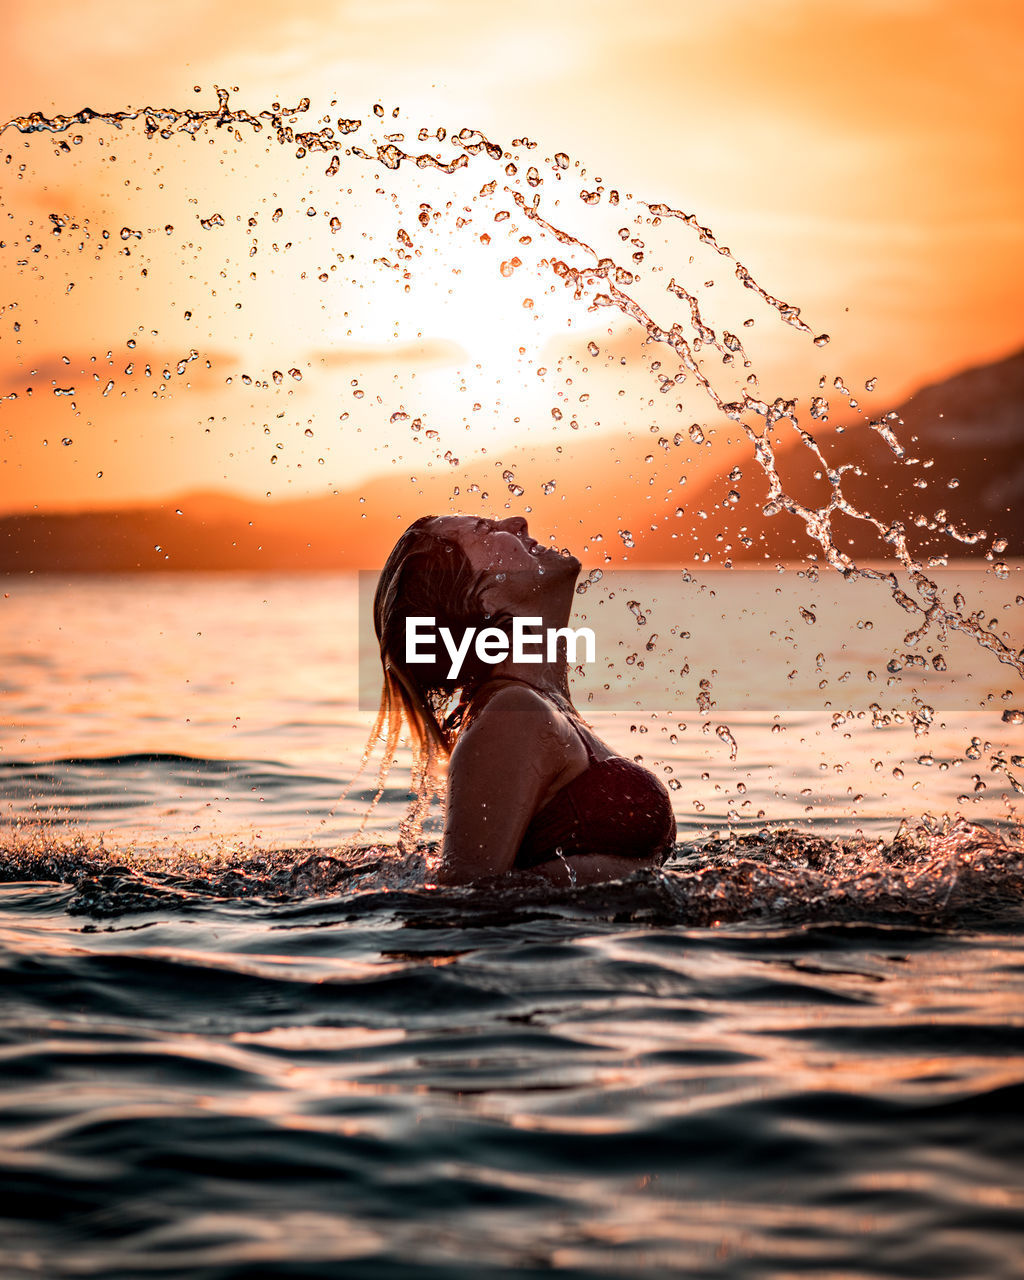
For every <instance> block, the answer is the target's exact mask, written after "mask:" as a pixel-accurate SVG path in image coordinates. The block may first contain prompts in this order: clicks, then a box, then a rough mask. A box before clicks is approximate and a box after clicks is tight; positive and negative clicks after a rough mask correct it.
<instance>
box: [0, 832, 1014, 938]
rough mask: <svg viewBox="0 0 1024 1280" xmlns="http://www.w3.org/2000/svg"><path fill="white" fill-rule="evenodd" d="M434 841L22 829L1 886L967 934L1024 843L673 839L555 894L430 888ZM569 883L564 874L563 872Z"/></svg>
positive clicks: (104, 911) (115, 897) (11, 842)
mask: <svg viewBox="0 0 1024 1280" xmlns="http://www.w3.org/2000/svg"><path fill="white" fill-rule="evenodd" d="M436 856H437V849H436V848H434V847H429V846H428V847H421V848H419V849H417V850H415V851H414V852H408V853H405V854H403V853H401V852H400V851H399V850H397V849H395V848H393V847H391V846H388V845H382V846H368V847H366V848H363V849H353V850H351V851H349V852H348V853H347V854H344V855H329V854H325V853H324V852H323V851H320V850H304V849H292V848H282V849H279V850H275V851H271V852H268V851H266V850H262V849H260V850H257V849H254V848H251V847H244V846H232V847H229V848H225V849H220V850H206V851H204V852H203V853H202V854H196V853H195V852H194V851H184V850H182V851H178V852H177V853H173V854H171V855H167V854H163V855H159V856H153V855H145V854H140V853H138V852H135V851H133V850H131V849H123V850H117V849H108V848H106V847H105V846H104V844H103V842H102V841H101V840H91V841H90V840H86V839H85V838H83V837H80V836H79V837H74V838H71V839H67V838H66V837H62V836H61V835H59V834H54V833H53V832H51V831H49V830H47V829H45V828H36V829H32V828H22V829H21V830H19V831H18V832H15V833H13V834H12V835H9V836H7V837H5V838H4V841H3V844H2V846H0V881H6V882H11V881H22V880H24V881H51V882H52V881H56V882H62V883H64V884H67V885H69V886H70V889H71V892H70V893H69V895H68V897H67V901H66V904H65V907H66V910H67V911H68V912H70V913H72V914H78V915H85V916H90V917H93V918H95V919H107V918H112V917H122V916H129V915H131V916H136V915H138V916H147V915H153V914H157V915H159V916H160V917H161V918H166V917H167V916H168V915H173V914H176V913H180V912H189V913H194V912H196V911H197V910H230V909H232V907H233V906H235V905H241V904H246V905H247V907H251V906H252V905H253V904H254V903H256V904H258V903H266V904H284V903H297V904H303V903H309V904H310V905H314V904H315V903H316V902H317V901H318V900H330V899H337V898H342V899H343V900H344V902H345V910H346V911H347V912H348V913H349V916H348V918H350V919H351V918H354V917H358V916H360V915H363V914H366V915H369V914H372V913H375V912H379V911H381V910H385V911H387V912H388V914H389V915H390V916H392V917H393V918H397V920H398V921H399V923H400V924H402V925H404V926H405V927H407V928H410V927H411V928H441V927H447V926H448V925H452V924H456V925H458V926H459V927H463V928H464V927H466V926H467V925H474V924H478V925H479V924H485V923H489V924H494V923H502V922H504V923H513V922H515V921H517V920H522V919H523V918H524V917H527V918H528V917H531V916H547V917H552V918H573V919H575V918H578V916H579V913H580V912H583V913H584V914H585V915H589V916H593V917H594V918H597V919H601V918H608V919H612V920H615V921H616V922H619V923H623V922H627V921H635V922H637V923H645V924H651V923H659V924H666V925H680V926H687V927H709V926H710V927H714V926H717V925H722V924H736V923H749V924H756V925H757V926H759V927H764V926H766V925H781V924H796V923H800V924H809V923H815V924H827V923H840V922H842V923H860V924H867V923H886V924H903V925H928V926H931V927H942V928H947V927H961V928H962V927H970V926H971V925H972V924H976V923H978V922H979V921H989V922H991V921H999V920H1001V921H1004V922H1006V921H1012V920H1017V919H1019V918H1020V914H1021V911H1022V909H1024V836H1022V834H1021V831H1020V829H1019V828H1012V829H1007V830H1004V831H996V830H992V829H990V828H988V827H985V826H981V825H978V824H975V823H971V822H968V821H967V820H966V819H964V818H957V819H955V820H953V819H949V818H944V819H935V818H928V817H925V818H923V819H920V820H918V821H916V822H906V823H904V824H903V825H902V826H901V827H900V829H899V831H898V832H897V833H896V836H895V837H894V838H893V839H892V840H891V841H884V840H870V839H865V838H860V839H846V840H840V839H835V840H827V839H822V838H821V837H820V836H813V835H808V834H806V833H802V832H798V831H793V830H789V829H782V830H769V829H765V830H764V831H762V832H760V833H756V834H752V835H748V836H739V837H737V836H723V837H715V838H712V839H711V840H707V841H702V842H697V843H690V844H682V845H680V846H678V847H677V851H676V854H675V856H674V857H673V858H672V859H671V860H670V861H669V863H667V864H666V866H665V867H664V868H663V869H662V870H661V871H655V872H652V871H640V872H637V873H635V874H634V875H633V876H630V877H628V878H627V879H626V880H624V881H620V882H613V883H610V884H603V885H596V886H584V887H575V886H574V885H572V884H570V886H569V889H568V897H566V896H565V893H566V891H565V890H562V891H560V890H556V889H554V888H552V886H551V885H550V884H548V883H547V882H546V881H544V880H543V879H542V878H541V877H538V876H534V875H532V874H531V873H529V872H521V873H516V874H514V875H512V876H510V877H509V878H508V883H507V884H506V885H500V886H497V885H495V884H488V885H485V886H481V887H474V886H466V887H464V888H460V889H452V888H450V887H445V888H443V889H434V888H429V887H427V888H425V887H424V878H425V875H426V879H427V882H428V884H429V878H430V877H429V872H430V868H431V866H432V865H433V862H434V859H435V858H436ZM572 879H574V877H572V872H571V867H570V880H572Z"/></svg>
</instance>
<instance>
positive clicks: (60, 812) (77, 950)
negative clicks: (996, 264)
mask: <svg viewBox="0 0 1024 1280" xmlns="http://www.w3.org/2000/svg"><path fill="white" fill-rule="evenodd" d="M962 572H964V573H967V571H966V570H963V571H962ZM659 582H660V579H656V578H648V579H646V580H643V581H641V583H640V590H641V592H642V593H646V594H642V595H641V598H643V599H644V601H645V607H646V606H649V612H650V620H649V622H648V624H647V626H648V630H650V629H651V628H654V629H655V630H656V631H657V632H658V633H659V634H661V635H667V634H668V633H669V630H670V628H669V627H668V626H666V625H665V623H666V622H668V621H672V622H675V623H676V624H677V625H678V623H679V607H680V606H679V602H678V600H676V599H674V600H673V601H672V602H671V605H670V604H669V602H666V603H665V604H663V605H661V606H660V608H661V609H662V613H661V614H659V612H658V610H659V605H658V601H657V590H658V589H661V588H660V587H659V585H658V584H659ZM701 583H702V584H703V585H702V586H696V585H695V586H693V588H692V600H691V603H690V604H689V605H688V612H687V615H686V627H685V629H686V631H687V636H686V638H685V642H684V641H683V640H682V638H680V637H676V638H675V641H674V643H675V645H676V646H677V647H676V648H675V649H674V650H673V652H674V654H675V656H674V658H673V659H672V660H673V661H675V662H676V665H677V668H678V662H679V660H680V659H681V658H682V657H685V658H686V659H687V660H688V662H689V664H690V668H691V672H690V675H691V676H692V680H691V683H692V684H693V690H694V695H695V696H696V691H697V690H698V689H699V688H700V686H699V680H700V679H702V678H707V679H708V680H709V688H710V694H709V695H708V696H709V697H711V698H712V699H713V701H714V705H713V707H710V708H708V709H707V710H702V709H701V708H700V707H698V706H696V705H694V699H693V698H691V699H690V701H689V705H680V706H679V707H678V708H665V707H664V701H665V699H664V692H663V688H664V686H663V685H662V693H661V696H660V697H657V696H655V693H654V691H656V690H657V689H658V687H659V685H658V681H659V680H660V677H659V676H658V674H657V664H656V663H655V662H654V661H653V660H652V659H651V652H650V651H648V650H647V649H646V648H644V649H643V651H642V652H643V655H644V662H645V665H644V666H643V667H638V666H637V664H636V663H633V664H625V663H623V661H622V653H621V651H620V650H619V649H618V648H617V647H616V659H617V661H616V670H618V671H620V672H622V671H629V672H631V673H632V674H631V677H630V681H631V682H630V681H626V682H625V683H623V682H622V681H620V682H619V683H618V684H617V683H616V682H615V677H614V676H606V674H605V673H603V672H595V673H594V674H593V676H592V677H588V678H587V679H586V680H581V681H580V682H579V683H578V685H577V696H578V698H579V701H580V703H581V705H583V706H584V707H585V709H586V713H587V714H588V715H589V716H590V717H591V718H592V719H593V720H594V722H595V723H596V724H597V725H598V726H599V728H600V729H601V731H602V732H603V733H605V734H606V735H607V737H608V738H609V740H610V741H611V742H613V743H614V744H615V745H616V746H617V747H619V749H620V750H623V751H624V752H628V753H629V754H641V755H643V756H644V758H645V760H647V761H648V762H649V763H651V764H652V766H653V767H656V768H659V769H666V768H667V769H670V770H671V772H670V773H666V774H665V776H666V777H668V778H671V779H674V780H676V781H678V782H679V783H680V786H679V787H678V789H675V790H674V791H673V797H674V799H675V801H676V804H677V807H678V813H679V819H680V837H681V839H680V845H679V847H678V850H677V854H676V856H675V857H674V858H673V859H672V861H671V862H670V864H669V865H668V866H667V868H666V869H665V870H664V871H663V872H661V873H640V874H638V875H637V876H635V877H634V878H633V879H631V880H629V881H626V882H624V883H622V884H613V885H606V886H597V887H592V888H589V889H586V890H578V891H565V892H560V893H554V892H553V891H551V890H550V889H542V888H539V887H538V886H536V885H534V884H533V883H532V882H531V881H530V879H529V877H518V878H511V879H510V880H509V881H508V883H507V884H505V885H504V886H502V887H500V888H494V887H477V888H466V889H460V890H444V891H440V890H437V889H433V888H431V887H429V862H428V860H427V859H428V857H429V849H428V850H427V851H426V852H425V851H423V850H418V851H415V852H413V851H405V852H400V851H399V850H398V849H397V848H396V847H395V846H394V843H393V841H394V825H395V822H396V820H397V817H398V815H399V814H400V813H401V811H402V808H403V804H404V800H405V792H404V790H403V786H404V779H405V775H403V772H402V770H401V768H399V769H396V770H395V771H394V772H393V774H392V775H391V778H390V780H389V786H388V790H387V792H386V794H385V797H384V800H383V801H382V805H381V807H380V809H379V810H378V814H377V817H376V819H375V820H374V825H375V826H376V827H377V828H379V831H378V832H377V834H374V835H367V836H365V837H363V838H362V839H361V840H358V841H356V842H355V843H354V844H351V845H347V844H346V843H345V837H346V836H350V835H352V834H353V833H354V832H355V830H356V828H357V827H358V823H359V821H360V819H361V817H362V815H363V813H364V812H365V809H366V806H367V804H368V801H369V799H370V797H371V795H372V791H373V786H372V776H371V777H369V778H368V779H367V780H366V781H365V783H364V782H363V781H357V782H356V783H355V786H354V787H353V789H352V791H351V793H350V795H349V797H348V798H347V799H346V800H345V801H344V802H343V803H341V804H338V803H337V801H338V797H339V795H340V794H341V792H342V790H343V788H344V787H345V786H347V785H349V784H350V783H351V782H352V773H353V768H354V764H355V762H356V761H357V759H358V755H359V750H360V748H361V746H362V745H363V738H364V735H365V733H366V728H367V722H368V717H367V715H366V714H365V713H363V712H360V711H359V710H358V708H357V704H356V691H357V683H358V681H357V671H356V655H355V653H354V652H353V647H352V644H351V636H352V634H353V630H354V628H355V626H356V623H357V621H358V619H357V602H356V600H357V593H356V587H355V582H354V580H353V579H351V578H345V577H332V578H324V577H310V578H303V579H292V580H287V579H283V578H279V579H261V578H255V577H253V578H228V577H218V576H215V575H212V576H210V577H206V578H204V577H195V578H190V577H187V576H180V577H177V578H162V579H147V578H144V577H134V578H131V579H112V578H93V579H89V578H81V579H77V580H75V581H74V582H71V583H67V582H63V581H60V580H57V579H39V580H35V581H33V580H31V579H27V578H23V579H19V578H11V579H9V580H8V581H7V583H6V584H5V590H6V592H7V597H6V598H5V599H4V600H3V606H4V611H5V612H4V617H5V622H6V626H5V629H4V632H3V646H4V655H3V658H4V668H3V669H4V702H5V711H4V723H5V726H7V728H6V729H5V736H4V743H3V746H4V750H3V756H2V764H0V796H2V810H0V817H2V820H3V823H4V831H3V834H2V836H0V839H2V846H0V847H2V853H0V878H2V880H3V881H4V883H2V884H0V965H2V968H3V979H2V987H3V993H4V996H3V1001H2V1004H0V1064H2V1065H0V1080H2V1082H3V1085H2V1088H3V1094H4V1109H3V1116H2V1120H0V1124H2V1131H0V1188H2V1195H0V1218H2V1219H3V1225H2V1228H0V1233H2V1235H3V1238H4V1241H5V1245H4V1261H3V1265H2V1268H0V1270H2V1272H3V1274H4V1275H12V1276H42V1277H63V1276H69V1277H70V1276H90V1275H92V1276H103V1277H135V1276H139V1275H164V1276H178V1275H180V1276H186V1275H187V1276H190V1277H221V1276H225V1277H226V1276H231V1277H243V1276H245V1277H250V1276H251V1277H262V1276H269V1275H282V1276H284V1275H288V1276H323V1275H334V1274H344V1275H351V1276H367V1277H371V1276H372V1277H385V1276H437V1277H451V1276H467V1277H469V1276H473V1277H476V1276H480V1275H494V1276H505V1275H507V1276H518V1275H526V1274H534V1273H537V1272H545V1271H551V1270H555V1271H558V1272H560V1273H561V1274H564V1275H567V1276H581V1277H582V1276H609V1275H623V1274H634V1275H640V1276H658V1275H667V1274H680V1275H684V1274H685V1275H693V1276H751V1277H753V1276H779V1277H783V1276H793V1275H808V1276H815V1277H820V1276H828V1277H833V1276H834V1277H840V1276H842V1277H851V1276H901V1277H902V1276H921V1277H951V1278H956V1280H961V1278H962V1277H969V1276H970V1277H974V1276H993V1277H1002V1276H1006V1277H1010V1276H1015V1275H1019V1274H1020V1270H1019V1258H1020V1254H1021V1248H1022V1245H1024V1239H1022V1237H1024V1231H1022V1225H1024V1131H1022V1126H1021V1122H1020V1119H1019V1115H1020V1113H1021V1110H1022V1103H1024V951H1022V946H1021V941H1020V938H1021V933H1020V926H1021V922H1022V919H1024V912H1022V907H1024V844H1022V841H1021V838H1020V834H1019V830H1018V827H1017V824H1016V821H1015V815H1014V810H1013V807H1012V801H1013V797H1014V795H1015V792H1014V788H1013V784H1012V777H1011V775H1013V776H1015V774H1014V770H1015V768H1016V767H1017V766H1015V765H1014V764H1013V763H1012V756H1013V754H1014V749H1015V740H1014V737H1013V735H1014V734H1016V735H1018V736H1019V735H1020V734H1021V733H1024V728H1022V727H1020V726H1018V725H1016V724H1014V723H1012V717H1011V718H1010V720H1006V719H1004V712H1005V711H1006V710H1008V709H1009V710H1014V709H1016V703H1015V702H1014V701H1013V699H1012V697H1011V698H1010V700H1009V701H1008V700H1007V699H1006V698H1005V697H1004V695H1005V694H1006V693H1008V692H1009V691H1008V690H1007V689H1006V688H1005V684H1004V682H1003V679H1002V676H1001V672H1000V670H999V668H998V667H996V668H995V670H994V671H992V670H986V671H985V672H984V673H982V671H981V669H980V667H979V666H978V665H977V663H976V661H975V660H973V659H972V657H971V654H970V651H969V650H967V649H965V650H964V651H963V653H962V654H959V653H958V651H957V650H956V649H955V648H951V649H947V650H946V651H945V652H946V653H947V656H948V661H949V670H948V671H947V673H942V672H940V671H937V670H936V669H935V668H934V666H931V665H929V667H928V668H927V669H925V668H923V667H913V668H911V669H910V670H907V671H900V672H898V673H896V674H895V675H894V674H893V673H891V672H887V670H886V667H885V662H884V659H885V658H886V656H887V645H888V644H889V642H890V640H891V641H892V643H893V644H895V645H897V646H898V644H899V639H900V636H901V634H902V631H901V630H900V627H901V625H903V624H902V623H901V620H900V619H899V617H898V616H897V615H896V614H890V613H889V612H887V611H888V610H890V609H894V606H892V604H891V602H889V601H887V600H885V599H881V600H880V599H879V597H878V595H877V593H876V594H874V595H870V594H869V595H868V596H866V597H864V598H863V599H861V598H860V597H856V598H853V599H852V602H848V603H847V604H845V605H844V602H843V600H842V599H841V598H834V596H835V593H837V592H838V593H840V596H841V593H842V591H843V590H844V584H842V583H839V584H838V585H829V586H826V585H824V584H821V583H817V582H815V581H814V580H813V578H812V579H808V578H807V577H805V576H803V575H797V574H796V573H795V572H792V571H791V572H789V573H786V574H782V575H779V574H776V573H774V572H762V573H758V574H750V573H747V574H741V573H738V572H734V573H733V574H729V573H726V572H721V573H718V574H713V573H712V574H705V575H702V578H701ZM620 585H621V584H620ZM971 587H972V590H973V591H974V593H975V596H976V597H978V598H981V599H982V600H983V601H984V602H985V607H986V610H987V611H989V612H991V613H992V614H993V616H996V617H998V618H1000V620H1001V621H1005V625H1006V627H1008V628H1012V627H1013V626H1014V625H1015V624H1014V616H1015V615H1014V610H1015V608H1016V607H1017V606H1016V605H1015V604H1014V593H1015V588H1014V584H1013V583H1012V582H1011V583H1010V584H1009V586H1008V585H1007V584H1006V583H1005V582H996V581H994V580H993V579H992V578H991V577H990V576H986V575H985V574H984V573H982V572H980V571H977V570H974V571H972V576H971ZM690 589H691V588H689V587H687V590H690ZM616 590H617V587H616V584H615V583H614V581H610V582H606V583H604V584H602V586H601V587H600V588H594V589H592V592H588V593H587V594H586V596H584V597H581V600H580V608H581V610H583V611H587V610H590V611H591V612H593V613H596V612H597V611H599V610H601V609H611V608H613V607H615V606H616V601H619V602H620V603H621V602H622V601H621V600H620V597H619V596H618V595H614V594H612V593H613V592H615V591H616ZM602 591H603V592H604V594H603V595H601V592H602ZM826 593H831V594H826ZM979 593H980V596H979ZM622 597H623V599H625V600H628V599H634V598H636V597H635V593H634V592H632V591H630V592H623V593H622ZM602 600H603V603H601V601H602ZM816 602H817V603H816ZM670 607H671V610H672V613H671V618H670V617H669V616H668V613H669V609H670ZM812 607H814V608H816V610H817V618H818V621H816V623H815V624H814V625H811V624H808V623H807V622H806V620H805V619H804V618H803V615H802V614H801V613H800V610H801V609H805V610H808V611H810V610H811V609H812ZM623 614H624V617H625V619H626V620H627V621H628V624H629V627H632V628H633V630H632V631H630V630H629V629H628V628H626V629H624V630H623V632H622V639H623V643H628V642H630V641H631V639H632V642H633V643H634V644H635V643H636V634H637V627H636V622H635V619H634V617H633V616H632V615H631V614H630V613H629V612H628V610H626V609H623ZM126 619H130V621H131V626H130V627H128V626H126V625H124V623H125V620H126ZM737 620H738V623H737ZM869 621H870V622H871V624H872V626H871V628H870V629H866V628H865V626H864V624H865V623H866V622H869ZM747 623H749V624H750V625H746V624H747ZM740 633H742V635H743V637H744V644H747V645H753V646H754V647H753V648H752V649H749V648H748V649H743V648H742V647H741V646H740V644H739V641H738V640H734V637H736V636H738V635H739V634H740ZM643 635H644V636H646V635H647V632H644V633H643ZM758 637H759V638H758ZM610 643H611V642H610ZM615 643H616V646H617V641H616V642H615ZM880 659H881V660H880ZM869 670H872V671H874V672H875V678H874V679H869V678H868V674H867V673H868V671H869ZM793 672H795V673H796V674H795V675H791V673H793ZM844 673H845V675H844ZM841 677H843V678H841ZM606 683H607V684H608V686H609V687H608V688H605V687H604V686H605V684H606ZM686 687H688V686H686ZM591 695H593V697H592V699H591ZM872 700H875V701H877V702H878V704H879V712H878V714H877V715H875V716H872V715H871V714H870V713H867V714H861V715H860V716H858V714H857V713H858V711H863V709H864V708H866V707H868V705H869V704H870V702H871V701H872ZM915 700H916V701H915ZM922 705H927V706H930V707H932V708H933V710H934V715H933V717H932V721H931V724H930V725H929V726H926V729H925V730H924V731H922V729H921V726H920V724H919V723H918V725H917V728H916V732H915V723H914V712H915V708H916V709H917V710H918V711H919V709H920V707H921V706H922ZM653 706H657V707H658V709H659V715H658V716H657V717H656V718H653V719H652V718H651V717H650V710H649V709H650V708H651V707H653ZM663 712H664V713H663ZM837 713H839V715H840V721H839V722H837V720H836V714H837ZM886 717H888V719H886ZM718 726H725V727H726V728H728V730H729V735H730V737H731V739H732V742H731V743H730V740H729V738H728V737H725V736H723V735H721V734H719V733H717V732H716V730H717V728H718ZM833 726H835V727H833ZM641 730H646V732H642V731H641ZM847 734H848V735H849V736H848V737H847V736H846V735H847ZM975 738H977V739H978V740H979V743H980V744H981V745H983V746H984V748H985V754H984V758H981V759H979V757H980V753H979V755H978V756H974V757H972V752H971V744H972V742H973V740H974V739H975ZM734 749H735V758H734V757H733V751H734ZM1016 750H1018V751H1019V750H1020V746H1019V744H1016ZM999 752H1002V755H1001V757H1000V756H999ZM994 757H995V758H997V759H998V758H1001V759H1002V760H1003V761H1004V764H1005V769H1004V770H1003V771H999V770H993V769H992V768H991V767H990V761H991V760H992V759H993V758H994ZM982 771H983V772H982ZM702 775H704V776H702ZM979 782H980V783H983V784H984V785H983V786H982V787H980V788H979V787H978V785H977V784H978V783H979ZM698 805H699V806H701V807H697V806H698ZM332 807H333V812H332ZM759 813H760V814H762V815H763V816H758V815H759ZM730 815H731V816H730ZM433 835H436V831H434V832H431V831H429V830H428V836H431V837H433Z"/></svg>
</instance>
